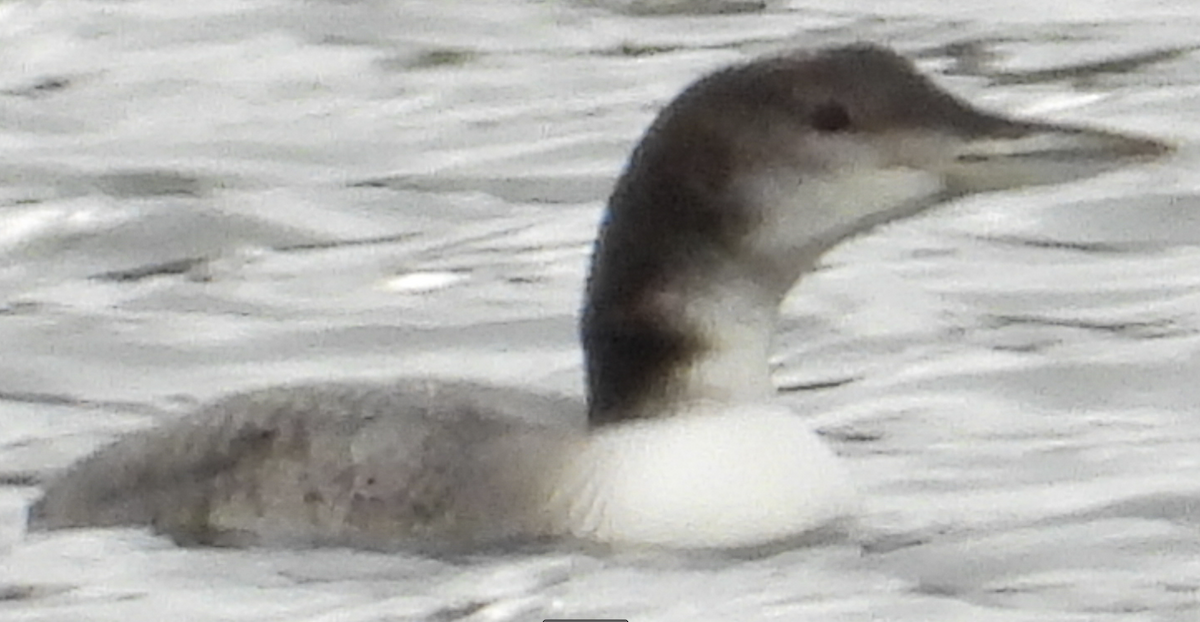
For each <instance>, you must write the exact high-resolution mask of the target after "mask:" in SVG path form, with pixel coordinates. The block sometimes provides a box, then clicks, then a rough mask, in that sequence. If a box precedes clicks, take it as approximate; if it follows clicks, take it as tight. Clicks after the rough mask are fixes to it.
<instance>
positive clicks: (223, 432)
mask: <svg viewBox="0 0 1200 622" xmlns="http://www.w3.org/2000/svg"><path fill="white" fill-rule="evenodd" d="M530 421H540V422H543V423H541V424H540V425H539V424H531V423H530ZM582 430H583V406H582V405H581V404H579V403H577V402H574V401H571V400H568V399H565V398H556V397H550V396H538V395H534V394H529V393H522V392H519V391H515V390H509V389H504V388H497V387H487V386H482V385H476V384H472V383H466V382H443V381H434V380H420V379H414V380H405V381H401V382H396V383H393V384H387V385H372V384H316V385H299V386H283V387H274V388H269V389H263V390H258V391H251V392H248V393H241V394H237V395H233V396H230V397H227V398H224V399H221V400H219V401H217V402H214V403H212V404H210V405H208V406H206V407H204V408H203V409H202V410H200V411H198V412H196V413H193V414H192V415H190V416H188V417H186V418H184V419H182V420H180V421H177V422H174V423H172V424H169V425H165V426H162V427H159V428H155V429H151V430H147V431H144V432H141V433H138V434H136V435H133V436H131V437H127V438H124V439H122V440H120V441H118V442H117V443H115V444H113V445H110V446H108V447H106V448H102V449H101V450H99V451H98V452H96V453H95V454H94V455H92V456H90V457H88V458H86V459H84V460H83V461H81V462H79V463H77V464H75V465H74V466H72V467H71V468H70V470H69V471H68V472H67V473H65V474H64V476H63V477H61V478H59V479H58V480H57V481H55V482H52V483H51V484H50V485H49V486H48V488H47V490H46V493H45V496H44V497H43V498H42V499H41V500H39V501H38V502H37V503H36V504H35V505H34V506H33V508H32V509H31V511H30V526H31V528H32V529H56V528H64V527H76V526H85V525H92V526H116V525H130V524H133V525H138V524H141V525H151V526H153V527H154V528H155V529H156V530H157V531H160V532H163V533H166V534H168V535H170V536H171V537H173V538H174V539H176V540H177V541H179V542H183V543H195V544H216V545H245V544H348V545H355V546H365V547H370V548H396V547H403V548H408V549H420V548H422V547H423V546H424V545H425V544H427V543H432V544H436V545H437V548H439V549H454V548H457V547H458V546H462V547H464V548H465V547H472V546H478V545H479V544H481V543H486V542H498V541H503V540H506V539H510V538H514V537H517V536H526V537H528V536H529V535H531V534H532V535H537V532H538V531H540V530H541V529H540V528H539V527H538V526H537V525H533V524H531V521H534V522H536V520H537V518H536V517H533V518H529V519H526V518H523V517H521V516H509V515H510V514H512V513H513V512H517V511H519V510H520V509H521V508H524V507H532V506H533V505H534V504H532V503H520V495H523V494H539V493H536V492H533V491H527V490H525V489H524V488H523V484H524V482H523V481H522V480H523V479H524V478H523V477H522V475H523V474H524V475H528V473H526V472H525V470H524V468H522V464H524V465H527V468H536V466H535V465H537V464H539V462H540V461H541V460H543V459H546V456H550V455H552V454H553V452H555V451H557V450H558V449H559V448H560V447H561V446H562V443H563V442H564V441H566V440H568V439H570V438H572V437H573V436H575V435H576V434H577V433H579V432H581V431H582ZM514 456H524V457H525V458H527V461H522V460H519V459H518V460H514V459H513V458H514ZM493 460H497V461H498V460H504V463H503V464H493ZM535 479H536V478H530V480H535Z"/></svg>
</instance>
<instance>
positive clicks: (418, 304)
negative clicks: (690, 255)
mask: <svg viewBox="0 0 1200 622" xmlns="http://www.w3.org/2000/svg"><path fill="white" fill-rule="evenodd" d="M852 4H853V7H854V8H837V9H831V8H829V7H830V3H826V2H808V1H803V0H794V1H792V2H765V3H760V2H752V1H735V0H731V1H727V2H721V1H719V0H707V1H705V2H691V3H683V2H678V1H668V0H662V1H658V2H655V1H653V0H624V1H618V0H592V1H588V2H585V1H582V0H581V1H577V2H548V1H542V2H535V1H526V2H521V1H517V0H496V1H494V2H487V3H481V2H453V1H449V0H437V1H426V2H420V1H403V2H401V1H392V2H384V1H371V0H362V1H358V2H334V1H332V0H331V1H317V0H312V1H308V2H297V1H288V2H283V1H277V2H271V1H269V0H242V1H233V0H218V1H216V2H206V3H199V4H196V3H178V2H164V1H162V0H141V1H134V2H101V1H84V0H63V1H58V2H7V3H4V4H0V57H2V58H3V59H4V62H3V63H0V180H2V181H3V183H2V184H0V344H3V355H2V356H0V420H2V421H4V426H3V428H2V429H0V481H2V482H4V483H5V486H4V487H2V488H0V547H3V548H2V553H0V555H2V557H0V619H3V620H39V621H51V620H64V621H65V620H72V621H75V620H96V621H99V620H123V621H129V620H134V621H137V620H147V621H149V620H161V619H172V620H176V621H179V622H183V621H192V620H195V621H213V620H255V621H261V620H287V621H307V622H316V621H334V620H336V621H339V622H344V621H352V622H357V621H364V622H366V621H384V620H389V621H390V620H429V621H459V620H462V621H485V620H486V621H492V620H540V619H542V618H546V617H577V618H585V617H617V618H628V619H630V620H638V621H656V622H660V621H668V620H725V619H734V620H764V619H784V620H826V621H829V620H863V619H879V620H897V621H901V620H903V621H909V620H911V621H914V622H915V621H934V620H968V619H969V620H1005V621H1006V622H1008V621H1024V620H1031V621H1033V620H1036V621H1042V620H1054V621H1061V620H1080V621H1083V620H1087V621H1095V620H1122V621H1125V620H1139V621H1140V620H1155V621H1157V620H1180V621H1185V620H1186V621H1190V620H1195V619H1197V616H1198V615H1200V614H1198V612H1197V610H1198V609H1200V556H1198V555H1197V553H1198V552H1200V457H1198V456H1200V417H1198V416H1197V414H1196V406H1195V404H1197V403H1198V401H1200V400H1198V399H1197V398H1198V397H1200V388H1197V387H1198V386H1200V385H1197V384H1196V382H1195V378H1197V377H1198V376H1200V355H1198V353H1200V343H1198V342H1200V338H1198V336H1197V335H1198V328H1200V276H1197V275H1200V247H1198V243H1200V211H1197V207H1200V190H1198V189H1200V180H1197V179H1196V176H1195V175H1193V174H1192V171H1193V170H1195V168H1196V167H1195V164H1196V160H1197V154H1196V151H1195V149H1194V148H1192V147H1191V146H1190V145H1191V143H1192V142H1193V139H1194V138H1195V137H1197V136H1200V124H1197V123H1196V122H1195V121H1194V118H1195V114H1194V111H1195V110H1196V106H1197V103H1198V100H1200V54H1197V53H1196V52H1194V51H1193V48H1194V47H1195V46H1196V38H1195V34H1194V33H1196V32H1197V31H1198V30H1197V27H1198V26H1200V8H1196V7H1195V5H1194V4H1193V3H1191V2H1186V1H1183V0H1180V1H1178V2H1174V3H1171V2H1161V1H1160V2H1152V1H1150V0H1142V1H1137V0H1126V1H1115V2H1105V3H1093V2H1082V1H1078V0H1077V1H1074V2H1065V3H1046V2H1028V1H1011V2H986V3H984V2H976V3H961V4H959V5H954V6H953V7H950V6H947V5H945V3H940V2H932V1H930V0H910V1H905V2H895V1H889V2H870V3H868V2H860V3H852ZM859 39H867V40H872V41H879V42H884V43H887V44H889V45H892V46H894V47H897V48H899V49H900V50H902V51H904V52H906V53H908V54H910V55H911V56H913V57H915V58H917V59H918V61H919V62H920V64H921V65H922V66H923V67H924V68H925V69H927V70H928V71H931V72H934V73H935V74H936V75H938V79H939V81H940V82H942V83H943V84H945V85H947V86H948V87H949V88H951V89H953V90H955V91H956V92H958V93H960V94H963V95H964V96H966V97H968V98H969V99H972V100H973V101H976V102H979V103H980V104H982V105H985V106H988V107H992V108H995V109H999V110H1005V111H1009V112H1013V113H1019V114H1035V115H1039V116H1045V117H1050V118H1053V119H1057V120H1064V121H1081V122H1089V123H1094V124H1102V125H1107V126H1112V127H1117V128H1121V129H1124V130H1127V131H1139V132H1144V133H1146V134H1150V135H1154V136H1161V137H1165V138H1169V139H1171V140H1174V141H1175V142H1177V143H1178V144H1180V146H1181V151H1180V153H1179V155H1177V156H1176V157H1174V158H1173V159H1171V160H1170V161H1168V162H1165V163H1162V164H1155V165H1149V166H1143V167H1137V168H1132V169H1127V170H1124V171H1119V172H1116V173H1113V174H1110V175H1106V176H1104V177H1100V178H1096V179H1093V180H1088V181H1084V182H1079V183H1073V184H1069V185H1064V186H1058V187H1052V188H1039V189H1036V190H1030V191H1024V192H1012V193H1002V194H992V195H986V196H980V197H976V198H973V199H970V200H967V201H961V202H958V203H955V204H953V205H950V206H947V207H945V208H943V209H940V210H938V211H937V212H935V213H933V214H930V215H928V216H925V217H922V218H919V219H916V220H912V221H908V222H904V223H898V224H896V225H893V226H889V227H886V228H883V229H881V230H879V231H878V232H876V233H873V234H872V235H870V236H866V237H864V238H862V239H859V240H855V241H853V242H851V243H848V244H846V245H844V246H843V247H841V248H839V249H837V250H835V251H834V252H833V253H831V254H830V255H829V256H828V257H827V260H826V262H825V268H824V269H823V270H822V271H821V272H820V273H818V274H816V275H814V276H813V278H811V279H810V280H808V281H806V282H805V283H804V284H803V285H802V286H801V287H799V288H798V289H797V291H796V293H795V294H794V295H793V297H792V298H791V299H790V300H789V302H788V305H787V313H786V317H785V323H784V332H783V334H782V335H781V337H780V346H781V347H780V349H779V351H778V353H777V358H776V362H777V372H776V379H777V382H778V383H779V384H780V386H782V387H784V389H785V391H784V394H783V396H782V397H781V399H782V400H785V401H787V402H788V403H790V404H792V405H793V406H795V407H796V408H797V409H798V410H800V411H801V412H804V413H807V414H810V415H811V417H812V418H813V421H814V422H815V424H816V425H818V426H819V427H820V428H821V429H822V430H823V431H824V432H825V434H826V438H827V440H828V441H829V442H830V443H832V444H833V445H834V446H836V448H837V449H838V451H839V452H840V453H841V454H842V455H843V456H844V457H845V460H846V461H847V463H848V464H849V465H850V466H851V468H852V469H853V471H854V473H855V476H856V477H857V478H858V480H859V481H860V482H861V484H862V487H863V491H864V496H865V498H866V500H867V502H866V508H865V510H864V515H863V516H862V518H861V525H860V527H859V530H858V533H857V535H856V537H855V539H854V540H853V541H851V542H839V543H835V544H830V545H826V546H818V547H810V548H800V549H796V550H792V551H788V552H785V553H782V554H779V555H775V556H769V557H765V558H760V559H750V560H728V559H717V560H713V559H667V560H664V559H645V558H638V559H629V558H623V557H615V558H614V557H595V556H589V555H586V554H581V553H575V552H569V551H561V552H548V553H542V554H523V555H513V556H508V557H484V558H479V559H470V560H453V561H447V560H431V559H425V558H420V557H416V556H409V555H381V554H377V553H368V552H359V551H344V550H318V551H262V550H248V551H235V550H186V549H179V548H177V547H175V546H173V545H171V544H169V543H166V542H164V541H162V540H160V539H157V538H154V537H152V536H150V535H147V534H145V533H142V532H139V531H132V530H125V531H122V530H96V531H75V532H64V533H55V534H50V535H36V536H33V537H27V536H25V534H24V533H23V512H24V508H25V505H26V504H27V503H28V501H29V500H30V499H31V498H33V496H34V495H35V494H36V488H35V487H34V486H32V484H34V483H35V482H36V481H38V478H40V477H42V476H44V474H46V473H48V472H50V471H52V470H54V469H56V468H59V467H61V466H63V465H65V464H68V463H69V462H70V461H71V460H73V459H74V458H75V457H77V456H80V455H82V454H84V453H86V452H87V451H89V450H90V449H91V448H93V447H95V446H96V445H97V444H98V443H101V442H104V441H105V440H108V439H111V438H114V437H116V436H118V435H120V434H122V433H125V432H128V431H130V430H134V429H138V428H141V427H143V426H146V425H151V424H153V422H154V421H155V420H157V419H161V418H164V417H170V416H174V415H176V414H178V413H181V412H184V411H186V409H187V408H188V407H189V406H191V405H193V404H194V403H196V402H197V401H199V400H203V399H207V398H209V397H212V396H215V395H217V394H221V393H225V392H229V391H232V390H236V389H239V388H245V387H250V386H261V385H264V384H270V383H274V382H287V381H299V380H304V379H331V378H364V377H378V378H387V377H393V376H400V375H413V374H434V375H444V376H450V377H470V378H476V379H483V380H486V381H489V382H493V383H497V384H507V385H515V386H523V387H530V388H535V389H540V390H546V391H557V392H563V393H569V394H578V393H579V392H580V391H581V386H580V379H579V374H580V370H579V354H578V350H577V346H576V343H575V338H574V316H575V312H576V309H577V307H578V304H579V300H580V284H581V282H582V279H583V275H584V268H585V262H586V259H587V255H588V251H589V244H590V240H591V237H592V235H593V231H594V227H595V224H596V222H597V220H598V218H599V215H600V209H601V206H602V203H603V200H604V198H605V196H606V193H607V189H608V185H609V184H610V183H611V181H612V179H613V177H614V176H615V175H616V173H617V172H618V170H619V168H620V166H621V165H622V163H623V159H624V157H625V155H626V153H627V151H628V149H629V148H630V146H631V144H632V142H633V141H634V140H635V139H636V137H637V135H638V134H639V133H640V131H641V130H642V128H643V127H644V126H645V124H646V123H647V122H648V121H649V119H650V118H651V117H652V116H653V114H654V111H655V110H656V108H657V107H658V106H659V105H661V104H662V103H663V102H665V101H666V100H667V99H669V98H670V97H671V96H672V95H673V94H674V93H675V92H676V91H677V90H678V89H679V88H680V87H682V86H683V85H684V84H686V83H687V82H688V81H690V80H691V79H693V78H694V77H696V76H697V75H698V74H700V73H702V72H704V71H706V70H708V69H711V68H714V67H717V66H720V65H722V64H725V63H728V62H730V61H734V60H737V59H742V58H746V57H748V56H750V55H753V54H757V53H760V52H763V51H767V50H775V49H780V48H783V47H788V46H793V45H821V44H829V43H837V42H846V41H852V40H859Z"/></svg>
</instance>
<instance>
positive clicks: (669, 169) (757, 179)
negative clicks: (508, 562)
mask: <svg viewBox="0 0 1200 622" xmlns="http://www.w3.org/2000/svg"><path fill="white" fill-rule="evenodd" d="M1170 149H1171V148H1170V147H1168V146H1167V145H1165V144H1164V143H1161V142H1158V141H1156V140H1152V139H1149V138H1139V137H1134V136H1127V135H1122V134H1118V133H1114V132H1110V131H1103V130H1098V129H1089V128H1084V127H1078V126H1070V125H1060V124H1053V123H1044V122H1036V121H1028V120H1015V119H1010V118H1006V117H1004V116H1000V115H997V114H993V113H989V112H984V111H981V110H979V109H977V108H975V107H973V106H971V105H969V104H967V103H965V102H964V101H962V100H960V99H958V98H957V97H955V96H953V95H951V94H949V93H947V92H946V91H944V90H942V89H940V88H939V87H937V86H936V85H934V83H933V82H931V81H930V80H929V79H927V78H926V77H923V76H922V75H921V74H920V73H918V72H917V70H916V69H915V68H914V66H913V65H912V64H911V63H910V62H908V61H906V60H905V59H903V58H902V57H901V56H899V55H898V54H896V53H894V52H892V51H890V50H887V49H885V48H881V47H876V46H873V45H868V44H855V45H850V46H844V47H836V48H826V49H818V50H813V51H792V52H785V53H780V54H776V55H773V56H767V57H763V58H758V59H755V60H751V61H749V62H746V63H744V64H740V65H736V66H732V67H728V68H725V69H722V70H719V71H716V72H715V73H712V74H710V75H708V76H706V77H703V78H701V79H700V80H698V81H696V82H695V83H693V84H692V85H691V86H689V87H687V88H686V89H685V90H684V91H683V92H682V93H681V94H680V95H678V96H677V97H676V98H675V99H674V100H673V101H672V102H670V103H669V104H668V105H667V106H666V107H665V108H664V109H663V110H662V111H661V112H660V114H659V115H658V116H657V118H656V119H655V120H654V121H653V123H652V124H651V125H650V127H649V129H648V130H647V131H646V132H645V134H644V136H643V137H642V139H641V141H640V143H639V144H638V146H637V147H636V149H635V150H634V151H633V154H632V156H631V157H630V159H629V161H628V164H627V165H626V168H625V169H624V171H623V173H622V174H621V176H620V177H619V179H618V181H617V183H616V186H615V189H614V191H613V193H612V195H611V198H610V200H609V202H608V210H607V214H606V217H605V218H604V220H603V223H602V225H601V230H600V232H599V238H598V240H597V242H596V245H595V249H594V254H593V260H592V266H591V273H590V277H589V279H588V282H587V291H586V303H585V305H584V310H583V313H582V320H581V323H580V335H581V338H582V342H583V350H584V353H585V361H584V363H585V365H584V366H585V373H586V389H587V399H586V404H584V403H582V402H578V401H575V400H572V399H569V398H557V397H553V396H538V395H534V394H526V393H523V392H521V391H519V390H517V389H504V388H498V387H489V386H486V385H482V384H473V383H469V382H459V381H452V380H438V379H423V378H417V379H407V380H399V381H395V382H392V383H384V384H368V383H357V384H356V383H351V382H347V383H332V382H331V383H324V384H322V383H316V384H309V385H295V386H282V387H274V388H266V389H259V390H254V391H250V392H246V393H241V394H236V395H233V396H229V397H225V398H222V399H218V400H217V401H215V402H212V403H209V404H208V405H205V406H201V407H200V408H199V409H198V410H197V411H196V412H194V413H192V414H190V415H188V416H184V417H182V418H180V419H178V420H174V421H172V422H169V423H166V424H164V425H161V426H159V427H156V428H151V429H148V430H145V431H142V432H140V433H135V434H132V435H130V436H127V437H125V438H123V439H119V440H117V441H116V442H115V443H113V444H110V445H108V446H106V447H102V448H100V449H99V450H98V451H96V452H95V453H94V454H92V455H91V456H89V457H86V458H84V459H82V460H81V461H79V462H78V463H76V464H75V465H74V466H72V467H70V468H68V469H67V470H66V471H65V472H64V473H62V474H59V475H58V476H56V477H55V478H53V479H52V480H51V481H50V482H49V483H48V485H47V486H46V488H45V490H44V493H43V496H42V497H41V498H40V499H39V500H38V501H36V502H35V503H34V504H33V506H32V507H31V508H30V510H29V526H30V529H31V530H34V531H37V530H49V529H61V528H73V527H84V526H98V527H108V526H149V527H151V528H152V529H153V530H155V531H157V532H159V533H162V534H166V535H168V536H170V537H171V538H173V539H174V540H175V541H177V542H179V543H181V544H194V545H218V546H313V545H336V546H355V547H364V548H377V549H399V550H414V551H430V552H439V551H473V550H481V549H484V548H487V547H493V546H503V545H507V544H510V543H520V542H563V541H567V540H578V541H582V542H591V543H596V544H600V545H612V546H648V547H666V548H674V549H709V548H714V549H732V548H741V547H757V546H767V545H770V544H771V543H776V542H787V541H790V540H791V539H794V538H797V537H800V536H802V535H803V534H806V533H810V532H812V531H813V530H819V529H821V528H823V527H825V526H827V525H829V524H831V523H835V522H837V521H840V520H842V519H844V518H847V517H849V516H852V515H853V514H854V513H855V512H856V511H857V509H858V507H859V503H861V500H860V499H859V495H858V494H857V492H856V491H855V487H854V485H853V484H852V478H851V477H850V475H849V473H848V470H847V467H846V465H844V464H842V463H841V462H840V461H839V459H838V458H837V457H836V456H835V454H834V452H833V451H832V450H831V449H830V448H828V447H827V446H826V445H825V444H824V443H823V442H822V441H821V440H820V439H819V437H818V436H817V434H816V433H815V432H814V431H813V430H812V429H811V428H810V427H809V425H808V424H807V423H806V422H805V421H804V419H803V418H801V417H800V416H798V415H796V414H794V413H793V412H791V411H790V410H789V409H787V408H785V407H783V406H781V405H778V404H774V403H772V400H773V398H774V394H775V390H774V388H773V386H772V382H771V377H770V370H769V364H768V355H769V351H770V346H771V340H772V335H773V332H774V328H775V324H776V321H777V316H778V314H779V306H780V304H781V302H782V301H783V298H784V296H785V295H786V294H787V293H788V291H789V290H790V289H791V288H792V286H793V285H794V284H795V283H796V282H797V281H798V280H799V279H800V278H801V277H802V276H803V275H804V274H806V273H809V272H812V271H813V270H814V269H815V268H816V264H817V262H818V260H819V258H820V257H821V256H822V254H823V253H825V252H826V251H827V250H829V249H830V248H831V247H833V246H834V245H836V244H837V243H839V242H840V241H842V240H845V239H847V238H848V237H851V236H854V235H856V234H859V233H862V232H864V231H867V230H869V229H871V228H872V227H875V226H877V225H879V224H881V223H885V222H888V221H892V220H896V219H899V218H904V217H907V216H911V215H914V214H917V213H918V212H921V211H923V210H926V209H928V208H930V207H933V206H935V205H938V204H940V203H943V202H945V201H947V200H950V199H953V198H956V197H961V196H964V195H967V194H970V193H975V192H983V191H989V190H999V189H1006V188H1016V187H1022V186H1028V185H1033V184H1046V183H1055V182H1061V181H1065V180H1070V179H1077V178H1081V177H1085V176H1090V175H1095V174H1098V173H1100V172H1102V171H1105V170H1109V169H1112V168H1114V167H1116V166H1120V165H1123V164H1128V163H1131V162H1137V161H1144V160H1149V159H1152V158H1155V157H1158V156H1161V155H1163V154H1166V153H1168V152H1169V151H1170ZM533 415H537V416H533Z"/></svg>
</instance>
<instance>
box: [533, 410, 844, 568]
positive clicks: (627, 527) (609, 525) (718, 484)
mask: <svg viewBox="0 0 1200 622" xmlns="http://www.w3.org/2000/svg"><path fill="white" fill-rule="evenodd" d="M703 410H707V411H708V412H703V411H701V412H689V413H687V414H681V415H678V416H674V417H668V418H663V419H656V420H648V421H640V422H631V423H628V424H624V425H621V426H617V427H614V428H613V429H611V430H609V429H605V430H600V431H597V432H596V433H595V434H593V436H592V437H591V438H590V439H589V442H588V443H587V445H586V446H585V447H584V448H583V450H582V451H581V452H580V453H579V454H578V455H576V456H574V457H573V459H571V460H569V464H568V467H567V468H566V469H564V473H563V479H561V480H560V484H559V491H558V493H559V494H558V498H557V499H556V501H557V504H556V505H557V509H558V510H559V511H565V513H566V520H567V521H568V526H569V529H570V531H571V532H572V534H573V535H575V536H577V537H582V538H589V539H594V540H599V541H604V542H620V543H631V544H648V545H661V546H669V547H677V548H709V547H749V546H756V545H761V544H767V543H770V542H772V541H777V540H781V539H784V538H788V537H791V536H795V535H799V534H802V533H804V532H807V531H811V530H813V529H815V528H817V527H820V526H822V525H824V524H827V523H828V522H829V521H831V520H833V519H835V518H837V517H839V516H844V515H846V514H848V513H850V512H852V511H853V510H854V508H855V506H856V505H857V503H856V495H855V492H854V489H853V486H852V485H851V484H850V478H849V476H848V474H847V472H846V471H845V467H844V466H842V465H841V464H840V462H839V461H838V460H837V458H836V457H835V456H834V455H833V453H832V452H831V451H830V450H829V448H827V447H826V446H825V445H824V444H823V443H822V442H821V441H820V440H819V439H818V438H817V436H816V434H814V433H813V431H812V430H811V429H810V428H809V427H808V426H807V425H806V424H805V422H804V421H803V420H802V419H801V418H800V417H798V416H796V415H795V414H793V413H791V412H790V411H788V410H787V409H784V408H780V407H777V406H769V405H761V404H750V405H739V406H734V407H729V406H727V405H721V406H720V408H719V409H718V408H717V405H715V404H714V405H712V406H710V407H705V408H704V409H703Z"/></svg>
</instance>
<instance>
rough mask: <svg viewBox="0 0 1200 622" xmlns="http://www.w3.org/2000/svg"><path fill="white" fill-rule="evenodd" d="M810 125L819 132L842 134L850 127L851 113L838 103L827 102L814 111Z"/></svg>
mask: <svg viewBox="0 0 1200 622" xmlns="http://www.w3.org/2000/svg"><path fill="white" fill-rule="evenodd" d="M809 123H811V124H812V128H813V129H814V130H816V131H818V132H841V131H843V130H845V129H847V128H849V127H850V113H849V112H846V107H845V106H843V105H841V104H839V103H837V102H827V103H824V104H821V105H820V106H817V109H816V110H813V112H812V116H811V117H809Z"/></svg>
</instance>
